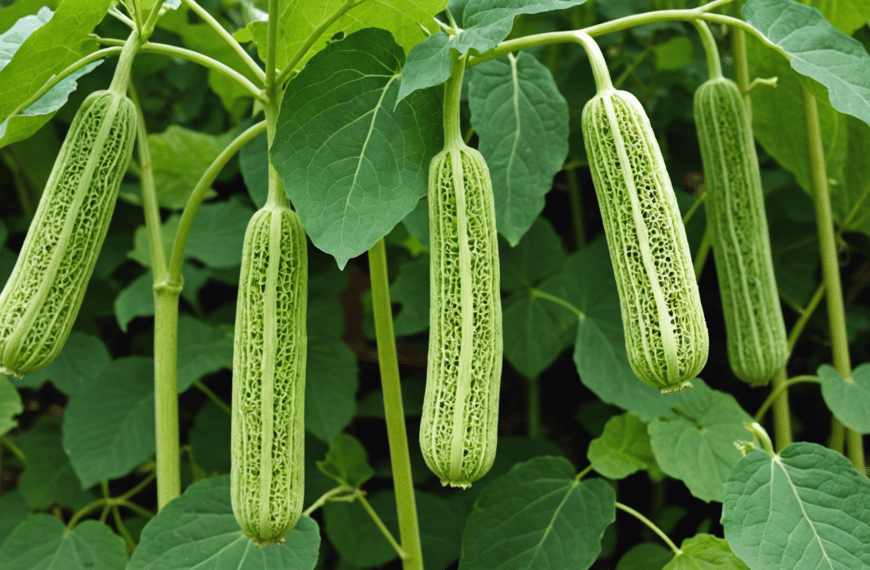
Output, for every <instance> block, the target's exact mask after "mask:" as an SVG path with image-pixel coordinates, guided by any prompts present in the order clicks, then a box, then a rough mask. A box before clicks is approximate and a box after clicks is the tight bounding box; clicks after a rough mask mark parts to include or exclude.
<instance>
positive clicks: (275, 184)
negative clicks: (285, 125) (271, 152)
mask: <svg viewBox="0 0 870 570" xmlns="http://www.w3.org/2000/svg"><path fill="white" fill-rule="evenodd" d="M278 91H280V87H279V86H278V85H277V84H274V85H273V86H272V89H267V90H266V93H267V94H268V97H269V102H268V103H266V105H265V106H264V108H263V110H264V112H265V115H266V137H267V138H268V140H269V143H268V144H269V149H271V148H272V141H273V140H274V139H275V126H276V125H277V122H278V102H277V96H276V95H277V93H278ZM266 204H267V205H268V206H269V207H280V208H289V207H290V200H289V199H288V198H287V194H286V193H285V192H284V183H283V182H281V178H279V177H278V171H277V170H275V167H274V166H272V161H271V160H270V161H269V193H268V196H267V198H266Z"/></svg>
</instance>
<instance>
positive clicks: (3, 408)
mask: <svg viewBox="0 0 870 570" xmlns="http://www.w3.org/2000/svg"><path fill="white" fill-rule="evenodd" d="M23 411H24V405H23V404H22V403H21V396H20V395H18V390H16V389H15V386H13V385H12V382H10V381H9V379H8V378H6V377H5V376H0V435H3V434H5V433H6V432H7V431H9V430H11V429H12V428H14V427H15V426H17V425H18V422H17V421H16V420H15V416H17V415H18V414H20V413H21V412H23Z"/></svg>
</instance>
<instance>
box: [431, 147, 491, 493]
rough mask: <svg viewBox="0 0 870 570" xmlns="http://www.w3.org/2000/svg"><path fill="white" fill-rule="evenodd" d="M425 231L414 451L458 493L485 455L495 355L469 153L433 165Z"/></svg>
mask: <svg viewBox="0 0 870 570" xmlns="http://www.w3.org/2000/svg"><path fill="white" fill-rule="evenodd" d="M429 224H430V240H431V244H430V245H431V267H430V292H431V305H430V311H431V314H430V323H431V330H430V336H429V355H428V369H427V379H426V392H425V397H424V403H423V416H422V421H421V426H420V446H421V448H422V450H423V457H424V458H425V460H426V463H427V465H428V466H429V468H430V469H431V470H432V471H433V472H434V473H435V474H436V475H438V476H439V477H440V478H441V482H442V484H445V485H451V486H456V487H468V486H469V485H470V484H471V482H472V481H475V480H477V479H479V478H480V477H482V476H483V475H484V474H485V473H486V472H487V471H488V470H489V468H490V467H491V466H492V462H493V460H494V458H495V448H496V437H497V428H498V399H499V387H500V383H501V369H502V354H503V343H502V315H501V298H500V290H499V263H498V242H497V236H496V228H495V207H494V204H493V195H492V183H491V181H490V175H489V169H488V168H487V166H486V163H485V162H484V159H483V157H482V156H481V155H480V153H479V152H478V151H476V150H475V149H472V148H470V147H462V148H458V149H452V150H445V151H442V152H441V153H439V154H438V155H436V156H435V158H433V160H432V163H431V165H430V170H429Z"/></svg>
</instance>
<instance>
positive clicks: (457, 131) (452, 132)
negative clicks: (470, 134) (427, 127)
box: [444, 56, 468, 149]
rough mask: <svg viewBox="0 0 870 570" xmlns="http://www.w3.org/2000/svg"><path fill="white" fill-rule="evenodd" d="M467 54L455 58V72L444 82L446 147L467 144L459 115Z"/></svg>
mask: <svg viewBox="0 0 870 570" xmlns="http://www.w3.org/2000/svg"><path fill="white" fill-rule="evenodd" d="M467 60H468V57H467V56H464V57H460V58H456V57H454V59H453V72H452V74H451V76H450V79H448V80H447V82H446V83H445V84H444V148H445V149H449V148H460V147H462V146H465V139H464V138H463V137H462V126H461V124H460V116H459V100H460V98H461V96H462V79H463V77H465V64H466V62H467Z"/></svg>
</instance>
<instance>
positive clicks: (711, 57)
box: [692, 20, 722, 79]
mask: <svg viewBox="0 0 870 570" xmlns="http://www.w3.org/2000/svg"><path fill="white" fill-rule="evenodd" d="M692 23H693V24H694V25H695V27H696V28H697V29H698V34H699V35H700V36H701V43H702V44H703V46H704V52H705V53H706V54H707V71H708V72H709V74H710V79H721V78H722V63H721V62H720V61H719V48H718V47H716V38H714V37H713V33H712V32H711V31H710V26H708V25H707V23H706V22H704V21H703V20H693V21H692Z"/></svg>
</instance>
